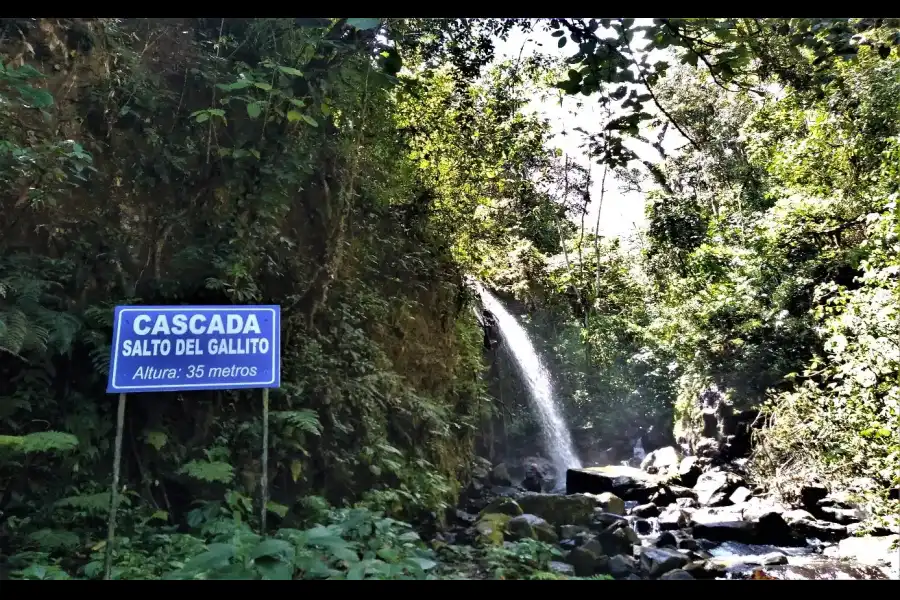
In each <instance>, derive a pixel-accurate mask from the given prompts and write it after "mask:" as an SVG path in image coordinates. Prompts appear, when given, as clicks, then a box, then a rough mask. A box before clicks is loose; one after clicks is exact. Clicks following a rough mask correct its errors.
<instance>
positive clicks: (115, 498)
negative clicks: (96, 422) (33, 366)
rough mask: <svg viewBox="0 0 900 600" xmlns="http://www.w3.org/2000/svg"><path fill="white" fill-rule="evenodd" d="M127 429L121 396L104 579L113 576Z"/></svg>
mask: <svg viewBox="0 0 900 600" xmlns="http://www.w3.org/2000/svg"><path fill="white" fill-rule="evenodd" d="M124 429H125V394H119V412H118V414H117V416H116V445H115V448H114V452H113V478H112V487H111V488H110V489H109V525H108V529H107V532H106V564H105V565H104V569H103V579H105V580H108V579H109V578H110V576H111V575H112V555H113V538H114V537H115V535H116V510H117V509H118V507H119V470H120V467H121V463H122V432H123V430H124Z"/></svg>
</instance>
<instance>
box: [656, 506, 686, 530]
mask: <svg viewBox="0 0 900 600" xmlns="http://www.w3.org/2000/svg"><path fill="white" fill-rule="evenodd" d="M658 522H659V528H660V529H661V530H663V531H667V530H670V529H681V528H682V527H687V525H688V522H689V516H688V513H687V511H685V510H682V509H680V508H677V507H673V506H670V507H669V508H667V509H666V510H665V511H664V512H663V513H662V514H660V515H659V519H658Z"/></svg>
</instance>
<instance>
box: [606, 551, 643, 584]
mask: <svg viewBox="0 0 900 600" xmlns="http://www.w3.org/2000/svg"><path fill="white" fill-rule="evenodd" d="M608 569H609V574H610V575H612V576H613V577H615V578H617V579H624V578H626V577H628V576H629V575H632V574H633V573H634V572H635V571H637V570H638V563H637V561H636V560H635V559H634V558H632V557H630V556H626V555H624V554H617V555H615V556H613V557H611V558H610V559H609V565H608Z"/></svg>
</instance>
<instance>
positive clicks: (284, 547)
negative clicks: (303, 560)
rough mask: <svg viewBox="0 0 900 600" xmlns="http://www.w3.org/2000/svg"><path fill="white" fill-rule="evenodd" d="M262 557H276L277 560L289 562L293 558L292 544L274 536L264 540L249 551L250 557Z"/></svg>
mask: <svg viewBox="0 0 900 600" xmlns="http://www.w3.org/2000/svg"><path fill="white" fill-rule="evenodd" d="M262 557H270V558H277V559H278V560H282V561H285V562H291V561H292V560H294V546H293V544H291V543H290V542H287V541H285V540H279V539H275V538H270V539H268V540H264V541H262V542H261V543H260V544H259V545H257V546H256V548H254V549H253V552H251V553H250V558H252V559H254V560H255V559H257V558H262Z"/></svg>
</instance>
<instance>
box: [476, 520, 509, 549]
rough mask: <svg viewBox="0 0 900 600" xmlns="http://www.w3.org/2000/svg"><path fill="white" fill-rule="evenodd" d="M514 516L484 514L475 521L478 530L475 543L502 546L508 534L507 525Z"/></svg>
mask: <svg viewBox="0 0 900 600" xmlns="http://www.w3.org/2000/svg"><path fill="white" fill-rule="evenodd" d="M511 518H512V517H510V516H509V515H504V514H499V513H489V514H486V515H483V516H482V517H480V518H479V519H478V522H477V523H475V531H476V532H477V535H476V538H475V543H476V544H477V545H479V546H501V545H503V540H504V537H505V535H506V526H507V525H508V524H509V521H510V519H511Z"/></svg>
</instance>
